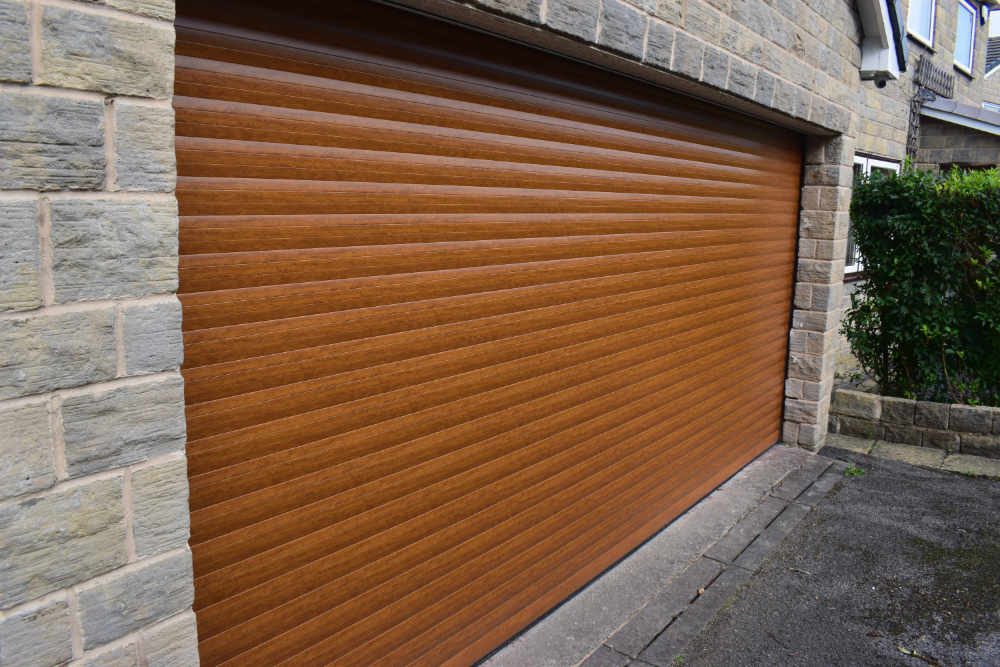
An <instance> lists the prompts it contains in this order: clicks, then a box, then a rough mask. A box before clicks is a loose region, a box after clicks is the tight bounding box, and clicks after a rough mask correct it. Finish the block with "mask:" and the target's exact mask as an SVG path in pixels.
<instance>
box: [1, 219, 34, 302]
mask: <svg viewBox="0 0 1000 667" xmlns="http://www.w3.org/2000/svg"><path fill="white" fill-rule="evenodd" d="M0 248H2V249H3V252H0V311H5V310H29V309H32V308H37V307H39V306H40V305H42V292H41V288H40V283H39V259H40V257H41V252H40V249H39V241H38V202H37V201H35V200H25V201H9V202H4V204H3V215H2V216H0Z"/></svg>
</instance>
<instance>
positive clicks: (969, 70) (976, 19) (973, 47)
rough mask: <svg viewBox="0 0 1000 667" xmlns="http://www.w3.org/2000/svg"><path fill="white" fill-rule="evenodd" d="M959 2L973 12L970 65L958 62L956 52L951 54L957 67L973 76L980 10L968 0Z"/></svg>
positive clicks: (956, 25) (956, 19) (957, 26)
mask: <svg viewBox="0 0 1000 667" xmlns="http://www.w3.org/2000/svg"><path fill="white" fill-rule="evenodd" d="M958 4H960V5H962V6H963V7H965V8H966V9H968V10H969V11H970V12H971V13H972V38H971V39H970V40H969V67H968V68H966V67H965V65H964V64H962V63H960V62H958V59H957V58H956V54H954V53H953V54H951V59H952V61H954V63H955V68H956V69H959V70H961V71H963V72H965V73H966V74H968V75H969V76H972V70H973V69H974V68H975V66H976V24H977V23H978V22H979V12H978V11H976V8H975V7H973V6H972V5H971V4H970V3H968V2H966V0H958ZM958 11H959V10H958V7H956V8H955V43H956V44H958V30H959V28H960V27H961V26H959V25H958Z"/></svg>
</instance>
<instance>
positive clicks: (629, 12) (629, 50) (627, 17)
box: [598, 0, 646, 59]
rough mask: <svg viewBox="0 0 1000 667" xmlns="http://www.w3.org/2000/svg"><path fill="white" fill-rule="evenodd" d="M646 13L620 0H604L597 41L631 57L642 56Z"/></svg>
mask: <svg viewBox="0 0 1000 667" xmlns="http://www.w3.org/2000/svg"><path fill="white" fill-rule="evenodd" d="M645 38H646V15H645V14H644V13H642V12H641V11H639V10H638V9H636V8H635V7H633V6H631V5H628V4H625V3H624V2H621V1H620V0H604V5H603V7H602V9H601V31H600V36H599V37H598V43H599V44H600V45H601V46H603V47H606V48H608V49H611V50H612V51H618V52H619V53H624V54H625V55H629V56H632V57H633V58H637V59H639V58H642V49H643V42H644V40H645Z"/></svg>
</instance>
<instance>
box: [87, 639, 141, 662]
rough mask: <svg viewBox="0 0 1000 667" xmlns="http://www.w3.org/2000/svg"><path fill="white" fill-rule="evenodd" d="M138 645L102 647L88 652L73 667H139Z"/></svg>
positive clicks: (134, 643)
mask: <svg viewBox="0 0 1000 667" xmlns="http://www.w3.org/2000/svg"><path fill="white" fill-rule="evenodd" d="M140 665H141V663H140V661H139V643H138V642H128V643H127V644H119V645H114V646H102V647H100V648H98V649H96V650H94V651H88V652H87V653H86V654H85V655H84V656H83V657H82V658H81V659H80V660H79V662H74V663H73V667H140Z"/></svg>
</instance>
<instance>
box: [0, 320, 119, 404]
mask: <svg viewBox="0 0 1000 667" xmlns="http://www.w3.org/2000/svg"><path fill="white" fill-rule="evenodd" d="M0 350H5V351H6V354H3V355H0V399H5V398H16V397H19V396H28V395H30V394H40V393H43V392H46V391H52V390H54V389H64V388H67V387H76V386H79V385H82V384H89V383H91V382H99V381H102V380H108V379H110V378H112V377H114V375H115V366H116V352H115V332H114V309H113V308H112V307H110V306H109V307H107V308H101V309H97V310H89V311H82V312H68V313H59V314H56V315H48V314H42V315H24V316H20V315H19V316H16V317H10V318H8V319H3V320H0Z"/></svg>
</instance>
